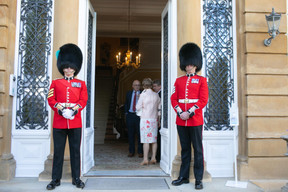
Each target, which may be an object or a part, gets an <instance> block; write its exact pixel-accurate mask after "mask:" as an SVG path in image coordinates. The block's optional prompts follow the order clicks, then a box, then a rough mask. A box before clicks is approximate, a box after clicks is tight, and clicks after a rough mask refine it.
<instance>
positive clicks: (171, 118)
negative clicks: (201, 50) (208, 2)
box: [160, 0, 177, 174]
mask: <svg viewBox="0 0 288 192" xmlns="http://www.w3.org/2000/svg"><path fill="white" fill-rule="evenodd" d="M176 13H177V0H169V1H168V2H167V4H166V6H165V8H164V10H163V12H162V15H161V20H162V22H161V29H162V30H161V31H162V32H161V82H162V85H161V87H162V91H161V93H162V96H161V100H162V118H161V130H160V134H161V161H160V167H161V168H162V169H163V171H165V172H166V173H167V174H170V173H171V168H172V161H173V159H174V157H175V155H176V154H177V131H176V128H175V119H176V117H175V113H174V111H173V110H172V109H171V105H170V95H171V90H172V87H173V83H174V81H175V79H176V76H177V16H176ZM175 63H176V65H174V64H175Z"/></svg>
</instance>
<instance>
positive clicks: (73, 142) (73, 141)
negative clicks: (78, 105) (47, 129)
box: [52, 128, 82, 179]
mask: <svg viewBox="0 0 288 192" xmlns="http://www.w3.org/2000/svg"><path fill="white" fill-rule="evenodd" d="M81 130H82V129H81V128H76V129H55V128H54V129H53V140H54V156H53V166H52V179H61V178H62V169H63V160H64V151H65V144H66V139H67V136H68V140H69V149H70V163H71V171H72V178H78V177H80V144H81V134H82V131H81Z"/></svg>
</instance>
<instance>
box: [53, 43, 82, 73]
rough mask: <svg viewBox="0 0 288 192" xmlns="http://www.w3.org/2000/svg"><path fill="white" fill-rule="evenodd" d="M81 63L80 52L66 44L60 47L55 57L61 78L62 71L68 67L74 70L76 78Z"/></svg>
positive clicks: (75, 46)
mask: <svg viewBox="0 0 288 192" xmlns="http://www.w3.org/2000/svg"><path fill="white" fill-rule="evenodd" d="M56 54H57V53H56ZM82 61H83V55H82V51H81V49H80V48H79V47H78V46H77V45H75V44H72V43H68V44H65V45H63V46H61V47H60V49H59V53H58V57H57V67H58V71H59V72H60V73H61V74H62V75H63V76H64V72H63V69H65V68H68V67H70V68H71V69H74V70H75V73H74V76H76V75H77V74H78V73H79V71H80V69H81V67H82Z"/></svg>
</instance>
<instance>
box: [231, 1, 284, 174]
mask: <svg viewBox="0 0 288 192" xmlns="http://www.w3.org/2000/svg"><path fill="white" fill-rule="evenodd" d="M237 4H238V5H237V6H238V11H239V12H238V19H237V21H238V27H237V28H238V29H239V31H238V40H237V41H238V44H240V45H238V75H239V76H238V79H239V91H238V92H239V103H241V106H240V109H241V111H240V115H241V121H240V122H241V125H240V127H239V133H240V140H239V146H240V149H239V151H240V155H239V158H238V159H239V161H240V166H239V169H240V171H239V174H240V175H239V176H240V178H241V179H283V178H287V177H288V167H287V164H288V158H285V156H284V154H285V152H286V150H287V149H286V143H285V141H283V140H282V139H280V136H281V135H284V134H286V135H287V134H288V132H287V129H288V126H287V125H288V97H287V96H288V63H287V36H286V33H287V15H286V10H287V4H286V0H279V1H270V0H245V1H243V2H242V1H240V2H238V3H237ZM272 7H274V9H275V12H277V13H282V19H281V24H280V29H279V30H280V34H279V35H278V36H277V37H276V38H275V39H274V40H272V43H271V45H270V46H269V47H266V46H265V45H264V44H263V41H264V39H267V38H269V37H270V36H269V35H268V33H267V31H268V27H267V24H266V19H265V15H269V14H270V13H271V11H272Z"/></svg>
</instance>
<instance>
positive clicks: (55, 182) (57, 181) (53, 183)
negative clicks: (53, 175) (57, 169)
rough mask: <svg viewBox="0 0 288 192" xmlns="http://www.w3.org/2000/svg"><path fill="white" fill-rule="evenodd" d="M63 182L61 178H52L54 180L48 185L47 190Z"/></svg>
mask: <svg viewBox="0 0 288 192" xmlns="http://www.w3.org/2000/svg"><path fill="white" fill-rule="evenodd" d="M60 184H61V182H60V179H52V181H51V182H50V183H49V184H48V185H47V187H46V189H47V190H53V189H55V187H57V186H59V185H60Z"/></svg>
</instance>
